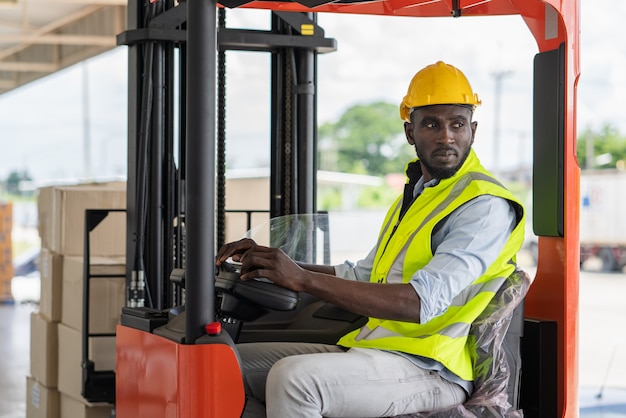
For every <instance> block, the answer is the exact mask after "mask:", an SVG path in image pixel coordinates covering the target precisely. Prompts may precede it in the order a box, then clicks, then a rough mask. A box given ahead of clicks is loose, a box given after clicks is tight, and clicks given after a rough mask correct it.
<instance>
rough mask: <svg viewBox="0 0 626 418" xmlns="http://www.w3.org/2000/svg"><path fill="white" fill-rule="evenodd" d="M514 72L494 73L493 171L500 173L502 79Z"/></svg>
mask: <svg viewBox="0 0 626 418" xmlns="http://www.w3.org/2000/svg"><path fill="white" fill-rule="evenodd" d="M511 74H513V72H512V71H508V70H506V71H497V72H495V73H493V74H492V76H493V79H494V81H495V83H496V84H495V95H494V97H495V98H494V103H493V104H494V106H493V107H494V118H493V161H494V163H493V172H494V173H495V174H498V172H499V171H500V141H501V138H500V108H501V106H500V99H501V96H502V81H503V80H504V78H505V77H508V76H510V75H511Z"/></svg>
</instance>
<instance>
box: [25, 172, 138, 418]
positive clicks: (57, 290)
mask: <svg viewBox="0 0 626 418" xmlns="http://www.w3.org/2000/svg"><path fill="white" fill-rule="evenodd" d="M125 207H126V188H125V183H113V184H111V183H108V184H92V185H76V186H54V187H46V188H42V189H40V190H39V196H38V212H39V235H40V236H41V243H42V249H41V255H40V261H39V263H40V265H39V269H40V274H41V296H40V304H39V311H38V312H34V313H33V314H32V316H31V353H30V354H31V362H30V376H29V377H28V378H27V410H26V417H27V418H59V417H72V418H88V417H89V418H93V417H98V418H99V417H103V418H104V417H108V416H110V415H111V411H112V405H109V404H91V403H88V402H87V401H86V400H85V399H84V398H83V397H82V395H81V391H82V361H83V354H82V335H83V334H82V332H83V313H84V308H83V285H84V281H85V273H84V268H83V266H84V260H85V258H84V254H83V251H84V250H83V249H84V228H85V210H86V209H124V208H125ZM89 237H90V248H91V251H90V255H89V262H90V266H89V274H90V275H99V274H105V275H114V276H115V277H113V278H92V279H90V282H89V283H90V301H89V333H90V334H96V333H97V334H109V333H110V334H114V333H115V327H116V325H117V323H118V322H119V318H120V314H121V309H122V307H123V306H124V304H125V299H126V293H125V278H124V276H125V264H126V261H125V253H126V247H125V244H126V214H125V212H111V213H109V215H108V216H107V217H106V218H105V219H104V220H103V221H102V222H101V223H100V224H99V225H98V226H96V227H95V228H94V229H93V230H92V232H91V233H90V234H89ZM88 355H89V359H90V360H92V361H93V362H94V363H95V369H96V370H114V369H115V337H96V336H93V337H90V339H89V341H88Z"/></svg>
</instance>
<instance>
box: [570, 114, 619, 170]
mask: <svg viewBox="0 0 626 418" xmlns="http://www.w3.org/2000/svg"><path fill="white" fill-rule="evenodd" d="M590 146H591V149H592V152H593V161H591V162H592V164H591V165H589V164H588V158H589V156H588V155H587V154H588V151H589V148H590ZM577 157H578V163H579V164H580V166H581V167H582V168H595V169H610V168H615V167H616V166H622V167H623V165H624V162H625V161H626V136H623V135H622V134H621V133H620V132H619V131H618V130H617V128H615V127H614V126H612V125H610V124H605V125H604V126H602V128H600V129H599V130H597V131H595V130H592V129H589V128H587V129H585V130H584V131H583V132H582V133H581V134H580V135H579V136H578V143H577ZM620 161H621V163H620Z"/></svg>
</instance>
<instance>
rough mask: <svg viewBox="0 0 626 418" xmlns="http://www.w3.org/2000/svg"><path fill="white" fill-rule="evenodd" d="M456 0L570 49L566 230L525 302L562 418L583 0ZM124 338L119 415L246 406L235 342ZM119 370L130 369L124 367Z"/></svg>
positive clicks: (571, 412)
mask: <svg viewBox="0 0 626 418" xmlns="http://www.w3.org/2000/svg"><path fill="white" fill-rule="evenodd" d="M197 1H202V0H197ZM453 3H455V0H382V1H370V2H363V3H329V4H323V5H320V6H317V7H314V8H308V7H306V6H304V5H302V4H299V3H295V2H279V1H254V2H250V3H247V4H245V5H243V6H241V7H245V8H257V9H268V10H278V11H283V12H332V13H350V14H373V15H388V16H419V17H427V16H430V17H446V16H450V15H451V14H454V11H455V10H454V9H453V7H452V4H453ZM456 3H458V4H457V6H458V8H459V9H460V10H462V15H463V16H487V15H521V17H522V18H523V20H524V21H525V23H526V25H527V26H528V28H529V29H530V31H531V33H532V34H533V36H534V38H535V39H536V42H537V46H538V49H539V51H540V52H545V51H552V50H556V49H558V48H559V47H561V46H564V54H565V55H564V59H565V74H564V86H563V90H564V100H565V103H564V114H563V121H562V122H563V123H562V127H563V131H564V132H563V138H564V141H563V142H564V143H563V155H562V158H563V161H562V164H563V166H562V170H563V183H564V184H563V236H556V237H555V236H549V237H548V236H540V237H539V261H538V265H537V272H536V276H535V280H534V283H533V286H532V287H531V289H530V291H529V293H528V296H527V298H526V304H525V316H526V317H530V318H541V319H544V320H551V321H554V322H556V324H557V358H556V361H557V365H556V367H557V377H556V379H557V387H558V392H557V396H558V399H557V408H558V411H557V416H563V417H576V416H578V344H577V341H578V290H579V289H578V280H579V234H578V230H579V227H578V222H579V200H580V193H579V178H580V169H579V166H578V162H577V159H576V117H575V115H576V93H575V91H576V84H577V82H578V78H579V75H580V65H579V9H580V3H579V0H545V1H539V0H459V1H458V2H456ZM218 6H219V5H218ZM459 9H457V10H459ZM468 35H469V36H471V34H468ZM381 36H384V34H381ZM390 42H393V40H390ZM117 340H118V341H117V346H118V348H117V352H118V357H117V370H118V375H117V376H118V382H117V393H116V396H117V399H116V409H117V414H118V416H119V417H121V418H130V417H133V418H136V417H151V418H160V417H168V418H169V417H181V418H182V417H194V418H199V417H219V418H226V417H231V416H232V417H238V416H240V414H241V410H242V408H243V405H244V393H243V385H242V382H241V372H240V371H239V366H238V363H237V357H236V353H234V351H233V349H232V348H231V347H230V346H228V345H220V344H216V345H213V344H209V345H195V344H194V345H181V344H177V343H174V342H172V341H168V340H166V339H164V338H161V337H158V336H155V335H151V334H149V333H145V332H141V331H137V330H133V329H130V328H127V327H123V326H120V327H119V328H118V334H117ZM121 370H123V373H119V371H121ZM122 375H123V379H120V378H121V376H122ZM138 387H141V388H142V390H141V391H139V390H138Z"/></svg>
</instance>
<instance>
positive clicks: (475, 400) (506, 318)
mask: <svg viewBox="0 0 626 418" xmlns="http://www.w3.org/2000/svg"><path fill="white" fill-rule="evenodd" d="M530 284H531V280H530V276H529V275H528V274H527V273H525V272H524V271H522V270H519V269H518V270H516V271H515V272H513V274H511V275H510V276H509V277H508V278H507V279H506V281H505V282H504V283H503V284H502V286H501V287H500V289H499V290H498V291H497V292H496V294H495V296H494V297H493V299H492V300H491V302H490V303H489V305H488V306H487V308H486V309H485V311H484V312H483V313H482V314H481V315H480V316H479V317H478V318H477V319H476V321H474V323H473V324H472V327H471V330H470V340H469V341H470V344H471V345H472V348H473V350H472V351H473V353H474V355H475V358H474V392H473V393H472V395H471V397H470V398H469V399H468V400H467V401H466V402H465V403H464V404H463V405H458V406H455V407H452V408H449V409H446V410H439V411H432V412H422V413H417V414H409V415H401V416H397V417H395V418H451V417H458V418H471V417H481V418H483V417H507V418H514V417H515V418H517V417H519V418H521V417H523V413H522V411H521V410H518V408H519V396H520V382H521V337H522V334H523V329H524V298H525V296H526V293H527V292H528V289H529V287H530Z"/></svg>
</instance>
